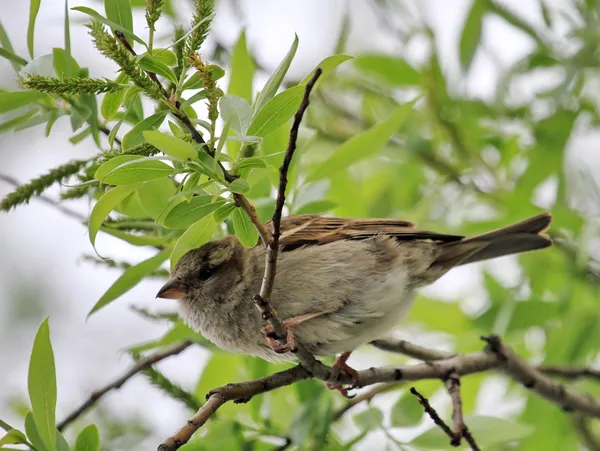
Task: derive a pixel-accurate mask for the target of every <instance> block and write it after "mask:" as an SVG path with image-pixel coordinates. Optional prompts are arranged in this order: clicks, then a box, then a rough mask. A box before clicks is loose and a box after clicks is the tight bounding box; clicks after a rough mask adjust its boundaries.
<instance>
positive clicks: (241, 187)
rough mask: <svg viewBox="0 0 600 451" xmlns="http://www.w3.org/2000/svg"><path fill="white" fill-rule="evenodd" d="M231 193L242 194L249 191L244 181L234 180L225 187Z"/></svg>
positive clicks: (248, 186)
mask: <svg viewBox="0 0 600 451" xmlns="http://www.w3.org/2000/svg"><path fill="white" fill-rule="evenodd" d="M227 188H229V191H231V192H232V193H238V194H244V193H247V192H248V191H250V185H249V184H248V182H247V181H246V180H244V179H235V180H234V181H233V182H231V183H230V184H229V186H228V187H227Z"/></svg>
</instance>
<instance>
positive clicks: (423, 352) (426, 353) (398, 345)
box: [371, 339, 456, 362]
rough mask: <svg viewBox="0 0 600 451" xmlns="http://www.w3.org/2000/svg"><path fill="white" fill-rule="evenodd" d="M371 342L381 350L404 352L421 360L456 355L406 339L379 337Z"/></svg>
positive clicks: (446, 357)
mask: <svg viewBox="0 0 600 451" xmlns="http://www.w3.org/2000/svg"><path fill="white" fill-rule="evenodd" d="M371 344H372V345H373V346H375V347H376V348H379V349H381V350H382V351H387V352H395V353H397V354H404V355H406V356H408V357H412V358H414V359H418V360H423V361H424V362H429V361H432V360H444V359H448V358H450V357H454V356H455V355H456V354H455V353H453V352H446V351H438V350H437V349H430V348H425V347H423V346H419V345H416V344H413V343H410V342H408V341H406V340H393V339H379V340H374V341H372V342H371Z"/></svg>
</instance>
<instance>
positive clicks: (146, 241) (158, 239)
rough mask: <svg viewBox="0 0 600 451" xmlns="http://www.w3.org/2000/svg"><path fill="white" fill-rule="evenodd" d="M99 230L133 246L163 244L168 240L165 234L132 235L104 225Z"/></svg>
mask: <svg viewBox="0 0 600 451" xmlns="http://www.w3.org/2000/svg"><path fill="white" fill-rule="evenodd" d="M100 230H102V231H103V232H104V233H107V234H109V235H112V236H114V237H115V238H119V239H121V240H123V241H126V242H127V243H129V244H132V245H134V246H164V245H165V244H167V243H168V242H169V237H166V236H154V235H132V234H131V233H126V232H123V231H121V230H118V229H113V228H111V227H106V226H103V227H101V228H100Z"/></svg>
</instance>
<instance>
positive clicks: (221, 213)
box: [213, 202, 237, 224]
mask: <svg viewBox="0 0 600 451" xmlns="http://www.w3.org/2000/svg"><path fill="white" fill-rule="evenodd" d="M236 208H237V207H236V206H235V204H234V203H232V202H229V203H226V204H224V205H221V206H220V207H219V208H217V209H216V210H215V213H214V214H213V218H214V219H215V222H216V223H217V224H219V223H221V222H223V221H225V220H226V219H227V218H228V217H229V216H230V215H231V213H233V210H235V209H236Z"/></svg>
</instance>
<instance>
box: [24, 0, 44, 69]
mask: <svg viewBox="0 0 600 451" xmlns="http://www.w3.org/2000/svg"><path fill="white" fill-rule="evenodd" d="M40 3H41V0H29V25H27V50H29V56H30V57H31V58H33V37H34V33H35V19H36V18H37V15H38V12H39V10H40Z"/></svg>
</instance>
